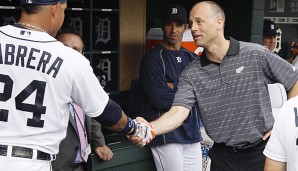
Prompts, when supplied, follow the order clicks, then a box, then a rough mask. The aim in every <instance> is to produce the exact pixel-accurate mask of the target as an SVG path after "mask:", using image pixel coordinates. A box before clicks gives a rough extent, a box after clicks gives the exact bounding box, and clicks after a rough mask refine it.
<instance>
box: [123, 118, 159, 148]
mask: <svg viewBox="0 0 298 171" xmlns="http://www.w3.org/2000/svg"><path fill="white" fill-rule="evenodd" d="M134 121H135V122H136V125H137V131H136V133H135V134H134V135H131V136H128V138H129V139H130V141H131V142H132V143H134V144H136V145H137V146H140V147H144V146H145V145H147V144H148V143H149V142H151V141H152V139H153V138H154V137H155V131H154V130H153V128H152V127H151V125H150V124H149V123H148V122H147V121H146V120H145V119H143V118H141V117H137V118H136V119H135V120H134Z"/></svg>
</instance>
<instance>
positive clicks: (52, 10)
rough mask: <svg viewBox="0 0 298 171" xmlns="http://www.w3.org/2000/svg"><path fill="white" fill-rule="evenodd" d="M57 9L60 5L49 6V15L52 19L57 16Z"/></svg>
mask: <svg viewBox="0 0 298 171" xmlns="http://www.w3.org/2000/svg"><path fill="white" fill-rule="evenodd" d="M59 8H60V3H57V4H54V5H52V6H51V14H52V15H53V16H54V17H57V16H58V9H59Z"/></svg>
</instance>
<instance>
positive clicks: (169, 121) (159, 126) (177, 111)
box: [150, 106, 190, 135]
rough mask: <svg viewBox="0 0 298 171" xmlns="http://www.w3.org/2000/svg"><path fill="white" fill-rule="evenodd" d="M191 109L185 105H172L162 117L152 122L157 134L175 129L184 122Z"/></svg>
mask: <svg viewBox="0 0 298 171" xmlns="http://www.w3.org/2000/svg"><path fill="white" fill-rule="evenodd" d="M189 112H190V110H189V109H187V108H185V107H183V106H172V107H171V109H170V110H169V111H168V112H166V113H164V114H163V115H162V116H161V117H160V118H158V119H157V120H155V121H152V122H150V124H151V125H152V127H153V129H154V131H155V133H156V135H161V134H165V133H168V132H171V131H173V130H174V129H176V128H178V127H179V126H181V125H182V124H183V121H184V120H185V119H186V118H187V116H188V115H189Z"/></svg>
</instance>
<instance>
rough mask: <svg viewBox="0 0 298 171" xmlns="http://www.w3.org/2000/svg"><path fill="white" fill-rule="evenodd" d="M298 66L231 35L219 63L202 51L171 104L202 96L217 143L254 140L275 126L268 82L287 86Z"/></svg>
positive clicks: (188, 104)
mask: <svg viewBox="0 0 298 171" xmlns="http://www.w3.org/2000/svg"><path fill="white" fill-rule="evenodd" d="M297 78H298V70H297V69H295V68H293V67H292V65H291V64H290V63H288V62H287V61H285V60H284V59H282V58H280V57H279V56H277V55H276V54H274V53H272V52H270V51H269V50H268V49H266V48H264V47H262V46H261V45H257V44H254V43H248V42H242V41H237V40H235V39H233V38H230V47H229V50H228V52H227V54H226V56H225V57H224V58H223V60H222V62H221V63H215V62H212V61H210V60H208V58H207V57H206V55H205V54H204V52H203V54H202V57H201V58H200V59H197V60H196V61H195V62H193V63H192V64H191V65H189V66H188V67H187V68H186V69H185V70H184V72H183V73H182V75H181V77H180V80H179V86H178V91H177V93H176V96H175V99H174V103H173V105H174V106H175V105H179V106H183V107H186V108H188V109H191V106H193V104H194V103H195V102H198V105H199V110H200V113H201V116H202V121H203V123H204V126H205V129H206V132H207V133H208V135H209V136H210V137H211V138H212V139H213V140H214V141H215V142H216V143H225V144H226V145H230V146H232V145H235V144H238V143H243V142H250V143H252V142H255V141H257V140H258V139H260V138H262V137H263V135H264V133H265V132H267V131H268V130H270V129H271V128H272V127H273V123H274V118H273V115H272V111H271V104H270V98H269V92H268V88H267V84H269V83H275V82H280V83H282V84H283V85H284V86H285V88H286V90H287V91H289V90H290V89H291V88H292V86H293V85H294V84H295V83H296V80H297Z"/></svg>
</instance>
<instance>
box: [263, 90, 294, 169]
mask: <svg viewBox="0 0 298 171" xmlns="http://www.w3.org/2000/svg"><path fill="white" fill-rule="evenodd" d="M297 154H298V97H297V96H296V97H294V98H291V99H290V100H289V101H287V102H286V103H285V104H284V106H283V107H282V108H281V110H280V113H279V115H278V116H277V118H276V122H275V124H274V127H273V131H272V134H271V137H270V139H269V141H268V143H267V146H266V148H265V150H264V155H265V156H267V157H268V158H270V159H272V160H276V161H280V162H287V170H288V171H297V170H298V155H297Z"/></svg>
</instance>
